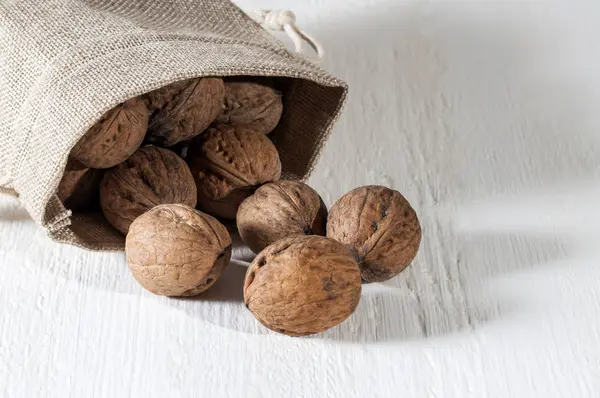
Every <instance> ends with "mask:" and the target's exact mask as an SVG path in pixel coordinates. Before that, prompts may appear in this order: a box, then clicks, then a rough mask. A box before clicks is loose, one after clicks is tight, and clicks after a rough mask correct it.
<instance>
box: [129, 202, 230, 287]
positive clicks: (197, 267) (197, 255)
mask: <svg viewBox="0 0 600 398" xmlns="http://www.w3.org/2000/svg"><path fill="white" fill-rule="evenodd" d="M125 253H126V257H127V264H128V265H129V268H130V269H131V272H132V273H133V276H134V277H135V279H136V280H137V281H138V282H139V283H140V284H141V285H142V286H143V287H144V288H145V289H147V290H149V291H151V292H152V293H154V294H159V295H163V296H194V295H196V294H199V293H202V292H203V291H205V290H207V289H208V288H210V287H211V286H212V285H213V284H214V283H215V282H216V280H217V279H218V278H219V276H220V275H221V271H222V270H223V268H224V267H225V266H226V265H227V264H228V263H229V260H230V258H231V237H230V236H229V233H228V232H227V230H226V229H225V227H224V226H223V225H221V223H219V222H218V221H217V220H216V219H215V218H214V217H211V216H209V215H208V214H205V213H202V212H199V211H198V210H195V209H192V208H191V207H188V206H185V205H177V204H169V205H159V206H156V207H154V208H153V209H151V210H149V211H148V212H146V213H144V214H143V215H141V216H140V217H138V218H137V219H136V220H135V221H134V222H133V223H132V224H131V228H130V229H129V233H128V234H127V238H126V240H125Z"/></svg>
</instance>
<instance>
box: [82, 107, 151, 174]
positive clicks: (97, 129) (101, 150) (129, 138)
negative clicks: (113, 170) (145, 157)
mask: <svg viewBox="0 0 600 398" xmlns="http://www.w3.org/2000/svg"><path fill="white" fill-rule="evenodd" d="M147 127H148V108H147V107H146V104H145V103H144V101H142V100H141V99H139V98H132V99H130V100H128V101H125V102H123V103H122V104H120V105H118V106H116V107H114V108H113V109H111V110H109V111H108V112H106V113H105V114H104V115H103V116H102V118H101V119H100V120H99V121H98V122H96V124H94V125H93V126H92V127H91V128H90V129H89V130H88V131H87V132H86V133H85V134H84V136H83V137H81V139H80V140H79V142H77V144H75V146H74V147H73V150H72V151H71V157H73V158H74V159H76V160H78V161H79V162H81V163H82V164H84V165H85V166H87V167H92V168H95V169H107V168H109V167H113V166H115V165H117V164H119V163H121V162H123V161H125V159H127V158H128V157H129V156H131V155H132V154H133V153H134V152H135V151H136V150H137V149H138V148H139V147H140V145H141V144H142V141H143V140H144V136H145V134H146V128H147Z"/></svg>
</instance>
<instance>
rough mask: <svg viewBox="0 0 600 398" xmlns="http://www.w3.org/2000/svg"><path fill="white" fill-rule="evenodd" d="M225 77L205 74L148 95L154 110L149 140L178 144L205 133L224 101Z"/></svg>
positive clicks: (149, 128) (147, 97)
mask: <svg viewBox="0 0 600 398" xmlns="http://www.w3.org/2000/svg"><path fill="white" fill-rule="evenodd" d="M224 94H225V88H224V86H223V80H222V79H221V78H217V77H205V78H197V79H189V80H183V81H179V82H175V83H172V84H170V85H168V86H165V87H163V88H160V89H158V90H155V91H152V92H149V93H148V94H146V95H145V96H144V99H145V100H146V101H147V103H148V107H149V109H150V112H151V116H150V123H149V125H148V139H149V141H150V142H152V143H154V144H159V145H163V146H171V145H175V144H176V143H178V142H180V141H184V140H187V139H190V138H192V137H195V136H197V135H198V134H200V133H202V132H203V131H204V130H205V129H206V128H207V127H208V126H209V125H210V124H211V123H212V122H213V121H214V120H215V118H216V117H217V116H218V114H219V112H220V111H221V107H222V104H223V96H224Z"/></svg>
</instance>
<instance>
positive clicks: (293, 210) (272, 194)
mask: <svg viewBox="0 0 600 398" xmlns="http://www.w3.org/2000/svg"><path fill="white" fill-rule="evenodd" d="M236 221H237V227H238V231H239V233H240V236H241V238H242V240H243V241H244V243H245V244H246V245H247V246H248V247H249V248H250V249H251V250H252V251H253V252H254V253H258V252H260V251H261V250H263V249H264V248H265V247H267V246H268V245H270V244H271V243H274V242H275V241H277V240H279V239H283V238H287V237H288V236H294V235H325V224H326V221H327V208H326V207H325V203H323V200H322V199H321V197H320V196H319V194H318V193H317V192H316V191H315V190H314V189H312V188H311V187H309V186H308V185H306V184H304V183H302V182H300V181H283V180H282V181H277V182H272V183H270V184H265V185H263V186H262V187H260V188H258V189H257V190H256V192H255V193H254V194H253V195H252V196H250V197H249V198H248V199H246V200H244V201H243V202H242V204H241V205H240V207H239V209H238V212H237V217H236Z"/></svg>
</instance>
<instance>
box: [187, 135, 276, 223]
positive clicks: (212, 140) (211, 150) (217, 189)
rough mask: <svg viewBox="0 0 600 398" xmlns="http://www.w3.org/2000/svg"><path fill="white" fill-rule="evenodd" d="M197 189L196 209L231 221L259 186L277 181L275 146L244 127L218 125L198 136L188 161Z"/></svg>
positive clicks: (193, 143) (190, 149) (264, 137)
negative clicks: (241, 204)
mask: <svg viewBox="0 0 600 398" xmlns="http://www.w3.org/2000/svg"><path fill="white" fill-rule="evenodd" d="M186 160H187V162H188V164H189V165H190V169H191V170H192V174H193V175H194V179H195V180H196V185H197V188H198V208H199V209H200V210H202V211H205V212H207V213H209V214H212V215H214V216H216V217H222V218H227V219H234V218H235V215H236V213H237V209H238V207H239V205H240V203H242V201H244V199H246V198H247V197H248V196H250V195H252V193H253V192H254V190H255V189H256V188H257V187H259V186H260V185H262V184H264V183H267V182H271V181H275V180H278V179H279V177H280V176H281V162H280V160H279V154H278V153H277V149H276V148H275V145H273V143H272V142H271V141H270V140H269V139H268V138H267V137H266V136H265V135H264V134H261V133H257V132H256V131H254V130H251V129H249V128H247V127H244V126H229V125H225V124H218V125H216V126H215V127H212V128H210V129H208V130H207V131H206V132H205V133H204V134H202V135H201V136H199V137H197V138H196V139H195V140H194V141H193V142H192V145H191V147H190V148H189V150H188V153H187V158H186Z"/></svg>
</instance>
